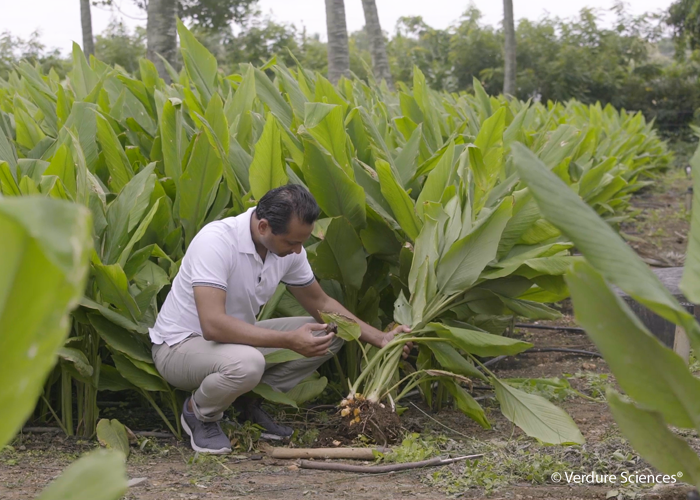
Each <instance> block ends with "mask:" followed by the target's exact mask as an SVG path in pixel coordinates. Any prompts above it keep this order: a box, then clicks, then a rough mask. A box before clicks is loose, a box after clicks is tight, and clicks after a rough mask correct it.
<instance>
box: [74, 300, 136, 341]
mask: <svg viewBox="0 0 700 500" xmlns="http://www.w3.org/2000/svg"><path fill="white" fill-rule="evenodd" d="M80 305H81V306H82V307H86V308H87V309H92V310H95V311H97V312H99V313H100V314H101V315H102V316H104V317H105V318H107V319H108V320H110V321H111V322H112V323H114V324H115V325H118V326H121V327H122V328H124V329H126V330H129V331H130V332H138V333H148V328H146V327H144V326H142V325H139V324H137V323H135V322H133V321H131V320H130V319H129V318H127V317H126V316H122V315H121V314H119V313H118V312H116V311H113V310H111V309H109V308H108V307H105V306H103V305H102V304H98V303H97V302H95V301H94V300H92V299H90V298H88V297H82V298H81V299H80Z"/></svg>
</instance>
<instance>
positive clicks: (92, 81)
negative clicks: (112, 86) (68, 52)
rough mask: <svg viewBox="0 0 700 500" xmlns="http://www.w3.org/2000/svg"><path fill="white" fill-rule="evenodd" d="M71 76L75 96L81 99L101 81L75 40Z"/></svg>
mask: <svg viewBox="0 0 700 500" xmlns="http://www.w3.org/2000/svg"><path fill="white" fill-rule="evenodd" d="M69 76H70V83H71V87H72V88H73V91H74V92H75V96H76V97H77V98H78V99H79V100H81V101H82V100H84V99H85V98H86V97H87V96H88V94H90V92H92V89H93V88H95V85H97V82H98V81H99V77H98V76H97V75H96V74H95V72H94V71H93V70H92V68H91V67H90V65H89V64H88V63H87V60H86V59H85V54H83V51H82V50H80V46H79V45H78V44H77V43H75V42H73V70H72V71H71V72H70V75H69Z"/></svg>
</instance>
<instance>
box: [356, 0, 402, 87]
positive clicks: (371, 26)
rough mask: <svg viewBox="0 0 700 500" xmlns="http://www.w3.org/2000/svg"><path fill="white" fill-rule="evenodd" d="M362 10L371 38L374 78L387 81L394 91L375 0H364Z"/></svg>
mask: <svg viewBox="0 0 700 500" xmlns="http://www.w3.org/2000/svg"><path fill="white" fill-rule="evenodd" d="M362 8H363V9H364V11H365V29H366V30H367V35H368V36H369V44H370V51H371V53H372V66H373V67H374V77H375V78H376V79H377V80H379V81H382V80H384V81H386V84H387V85H388V86H389V88H390V89H393V88H394V83H393V81H392V79H391V71H390V70H389V58H388V57H387V55H386V44H385V43H384V33H382V27H381V25H380V24H379V14H378V13H377V3H376V2H375V0H362Z"/></svg>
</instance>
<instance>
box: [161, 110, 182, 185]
mask: <svg viewBox="0 0 700 500" xmlns="http://www.w3.org/2000/svg"><path fill="white" fill-rule="evenodd" d="M181 107H182V104H181V101H180V100H179V99H174V98H171V99H168V100H167V101H165V105H164V106H163V112H162V113H161V119H160V137H161V147H162V150H163V168H164V170H165V175H166V176H168V177H170V178H171V179H172V180H173V181H174V182H175V183H177V182H179V180H180V176H181V175H182V157H183V156H184V152H185V149H187V144H186V143H187V138H186V136H185V129H184V127H183V124H182V109H181ZM176 186H177V184H176Z"/></svg>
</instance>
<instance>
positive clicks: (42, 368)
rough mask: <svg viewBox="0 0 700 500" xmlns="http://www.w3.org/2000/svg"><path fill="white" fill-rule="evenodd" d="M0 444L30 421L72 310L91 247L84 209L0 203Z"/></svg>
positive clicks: (42, 201)
mask: <svg viewBox="0 0 700 500" xmlns="http://www.w3.org/2000/svg"><path fill="white" fill-rule="evenodd" d="M0 233H2V235H3V237H2V239H1V240H0V254H1V255H2V259H0V331H1V332H2V335H0V378H1V379H2V380H6V381H8V380H15V381H21V383H12V384H9V383H8V384H3V385H2V387H1V388H0V422H1V423H0V443H2V444H5V443H7V442H8V441H9V439H10V438H11V437H12V436H14V434H15V432H17V430H18V429H19V428H20V426H21V425H22V424H23V423H24V422H25V420H26V419H27V418H28V417H29V415H30V413H31V412H32V410H33V409H34V405H35V404H36V400H37V399H38V397H39V394H41V392H42V390H43V387H44V381H45V378H46V376H47V375H48V373H49V370H51V368H52V367H53V366H54V364H55V363H56V351H57V350H58V349H59V348H60V347H61V346H63V343H64V340H65V338H66V336H67V334H68V330H69V327H70V323H69V319H68V312H69V311H70V310H71V309H73V308H74V307H75V306H76V305H77V304H78V299H79V298H80V296H81V295H82V293H83V289H84V287H85V280H86V278H87V256H88V251H89V249H90V248H91V247H92V240H91V237H90V215H89V212H88V210H87V209H86V208H84V207H81V206H77V205H73V204H71V203H68V202H64V201H59V200H53V199H49V198H43V197H31V198H30V197H27V198H0Z"/></svg>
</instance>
